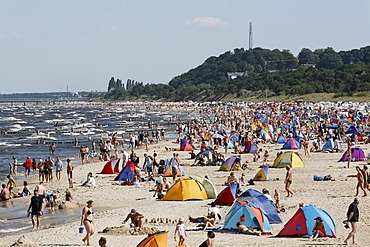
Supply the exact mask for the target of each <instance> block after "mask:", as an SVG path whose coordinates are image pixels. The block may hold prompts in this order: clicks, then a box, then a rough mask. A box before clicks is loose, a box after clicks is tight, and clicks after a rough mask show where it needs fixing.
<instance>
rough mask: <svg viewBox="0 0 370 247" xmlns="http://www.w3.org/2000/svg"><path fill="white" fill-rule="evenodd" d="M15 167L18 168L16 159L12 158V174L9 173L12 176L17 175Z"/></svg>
mask: <svg viewBox="0 0 370 247" xmlns="http://www.w3.org/2000/svg"><path fill="white" fill-rule="evenodd" d="M17 166H18V159H17V157H15V156H13V168H12V172H11V173H12V174H13V175H18V173H17Z"/></svg>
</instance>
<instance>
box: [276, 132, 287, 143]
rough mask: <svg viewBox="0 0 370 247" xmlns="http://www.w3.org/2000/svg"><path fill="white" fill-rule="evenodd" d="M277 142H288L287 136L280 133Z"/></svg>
mask: <svg viewBox="0 0 370 247" xmlns="http://www.w3.org/2000/svg"><path fill="white" fill-rule="evenodd" d="M276 143H278V144H284V143H286V138H285V136H284V135H283V134H279V135H278V138H277V140H276Z"/></svg>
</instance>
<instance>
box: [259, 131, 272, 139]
mask: <svg viewBox="0 0 370 247" xmlns="http://www.w3.org/2000/svg"><path fill="white" fill-rule="evenodd" d="M258 138H260V139H264V140H266V141H271V138H273V135H272V133H271V132H270V131H268V130H264V129H262V130H261V131H260V134H259V136H258Z"/></svg>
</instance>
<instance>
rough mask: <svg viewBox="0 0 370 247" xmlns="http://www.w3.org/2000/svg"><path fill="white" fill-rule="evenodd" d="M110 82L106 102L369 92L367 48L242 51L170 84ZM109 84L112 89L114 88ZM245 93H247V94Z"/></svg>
mask: <svg viewBox="0 0 370 247" xmlns="http://www.w3.org/2000/svg"><path fill="white" fill-rule="evenodd" d="M116 84H118V85H120V86H117V88H115V86H114V85H115V83H114V78H113V82H112V79H111V81H110V83H109V85H110V86H109V92H108V93H107V95H106V98H108V99H121V100H128V99H131V100H132V99H135V98H137V97H140V98H148V99H155V100H166V101H184V100H194V101H210V100H222V99H224V98H228V99H229V98H230V97H232V98H240V100H248V99H247V98H246V97H247V95H250V92H265V93H266V95H268V96H278V95H304V94H312V93H335V94H336V95H351V94H353V93H358V92H363V91H369V90H370V46H366V47H363V48H360V49H354V50H350V51H340V52H336V51H334V50H333V49H332V48H330V47H329V48H326V49H317V50H315V51H311V50H310V49H307V48H303V49H302V50H301V52H300V53H299V54H298V56H297V57H295V56H294V55H293V54H292V53H291V52H290V51H289V50H282V51H280V50H278V49H274V50H269V49H262V48H254V49H250V50H244V49H243V48H240V49H234V51H227V52H225V53H224V54H221V55H220V56H218V57H216V56H212V57H209V58H208V59H207V60H206V61H205V62H204V63H203V64H201V65H199V66H198V67H196V68H194V69H191V70H189V71H188V72H186V73H184V74H182V75H179V76H176V77H175V78H173V79H172V80H171V81H170V82H169V83H168V84H144V83H142V82H141V83H138V82H136V83H135V82H132V81H131V80H130V83H127V85H126V87H125V85H123V84H122V83H121V82H120V83H116ZM112 85H113V86H112ZM248 92H249V94H248Z"/></svg>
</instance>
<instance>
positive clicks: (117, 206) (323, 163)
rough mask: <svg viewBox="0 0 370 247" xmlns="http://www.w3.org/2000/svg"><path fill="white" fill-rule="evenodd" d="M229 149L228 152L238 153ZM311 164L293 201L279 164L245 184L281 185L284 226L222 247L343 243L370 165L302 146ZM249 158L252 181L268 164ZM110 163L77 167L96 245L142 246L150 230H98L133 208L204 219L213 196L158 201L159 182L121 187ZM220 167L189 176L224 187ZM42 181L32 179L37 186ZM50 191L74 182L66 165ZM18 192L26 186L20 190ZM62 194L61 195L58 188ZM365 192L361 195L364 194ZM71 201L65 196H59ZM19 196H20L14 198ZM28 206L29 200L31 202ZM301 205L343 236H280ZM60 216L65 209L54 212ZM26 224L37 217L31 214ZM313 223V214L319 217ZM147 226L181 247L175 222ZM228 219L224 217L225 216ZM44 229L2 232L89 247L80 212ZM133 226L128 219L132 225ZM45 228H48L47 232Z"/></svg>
mask: <svg viewBox="0 0 370 247" xmlns="http://www.w3.org/2000/svg"><path fill="white" fill-rule="evenodd" d="M165 146H167V147H173V148H177V147H178V146H179V144H177V143H173V142H172V141H165V142H161V143H159V144H153V145H151V146H150V150H149V152H148V153H149V154H152V153H153V152H154V151H156V152H157V153H158V155H159V158H160V159H165V158H170V157H171V156H172V152H165V148H164V147H165ZM360 146H361V147H362V148H363V150H364V151H365V153H368V152H369V150H368V146H365V145H360ZM259 147H261V148H263V149H264V150H265V149H267V150H269V152H270V159H271V161H270V163H272V162H273V160H274V158H275V157H276V153H277V152H279V151H280V149H279V148H280V147H281V145H278V144H264V145H260V146H259ZM231 151H232V150H230V149H229V151H228V154H227V155H226V157H228V156H230V155H231ZM136 153H137V154H138V156H139V157H140V158H142V157H143V154H144V153H145V150H144V149H142V148H141V149H140V148H139V149H137V150H136ZM178 153H179V154H180V158H181V160H182V163H185V164H186V163H189V164H191V163H192V162H193V160H190V155H189V153H188V152H181V151H179V152H178ZM299 153H300V155H301V157H302V158H303V162H304V164H305V167H304V168H293V183H292V190H293V192H294V193H295V194H294V196H293V197H290V198H286V197H285V195H286V193H285V191H284V183H283V181H284V176H285V169H279V168H274V169H270V170H269V179H270V180H269V181H264V182H256V183H255V185H253V186H242V190H243V191H244V190H247V189H249V188H255V189H257V190H262V188H267V189H268V190H269V191H270V192H271V193H272V192H273V191H274V189H278V190H279V192H280V196H281V205H283V206H284V207H285V209H286V212H284V213H281V217H282V219H283V223H282V224H273V225H272V233H273V235H271V236H261V237H256V236H248V235H241V234H238V235H236V234H234V233H227V232H222V233H221V232H220V233H219V232H216V238H215V245H216V246H317V245H334V246H335V245H342V244H343V241H344V239H345V237H346V236H347V235H348V233H349V230H347V229H345V228H344V227H343V224H342V221H343V220H345V217H346V212H347V208H348V205H349V204H350V203H351V202H352V201H353V198H354V195H355V186H356V184H357V180H356V178H348V177H347V176H348V175H352V174H356V171H355V166H356V165H363V164H365V162H353V163H352V164H351V168H349V169H348V168H344V167H345V165H346V163H344V162H340V163H338V162H337V161H338V160H339V159H340V157H341V155H342V152H340V153H311V154H310V156H303V150H299ZM245 160H248V161H249V162H250V163H251V168H252V169H250V170H245V171H244V172H245V173H246V175H247V178H248V179H249V178H253V177H254V175H255V174H256V172H257V170H258V167H259V166H260V165H261V163H255V162H252V154H243V155H242V161H245ZM104 163H105V162H95V163H88V164H85V165H83V166H78V167H76V168H75V170H74V182H75V188H74V189H73V190H72V194H73V197H74V200H75V201H76V202H78V203H79V204H80V205H81V206H80V208H81V209H82V207H83V206H84V205H85V202H86V201H87V200H90V199H93V200H94V211H95V213H94V222H95V227H96V229H95V232H96V234H95V235H93V236H92V240H91V243H92V246H98V240H99V238H100V237H101V236H104V237H106V238H107V242H108V246H114V247H119V246H136V245H137V244H138V243H139V242H140V241H141V240H142V239H144V238H145V237H146V236H145V235H123V234H120V235H118V234H109V233H99V232H101V231H102V230H103V229H105V228H106V227H116V226H121V225H122V222H123V220H124V219H125V217H126V215H127V214H128V213H129V211H130V210H131V208H135V209H136V210H137V211H138V212H140V213H142V214H144V216H145V219H146V220H148V221H151V220H152V219H153V218H155V219H158V218H163V219H164V221H166V219H171V220H176V219H178V218H179V217H184V218H185V219H187V218H188V216H189V215H192V216H202V215H205V214H206V213H207V208H208V207H209V206H208V205H207V204H209V203H211V202H212V200H205V201H183V202H178V201H174V202H171V201H157V200H155V199H154V198H153V193H154V192H153V191H150V190H152V189H154V187H155V182H145V183H141V185H140V186H121V185H115V184H114V182H113V178H114V175H99V174H97V173H98V172H100V171H101V169H102V167H103V165H104ZM218 168H219V167H215V166H209V167H190V166H184V170H185V172H186V175H187V176H191V177H194V178H198V179H200V180H201V179H202V178H203V177H204V176H205V175H208V177H209V178H210V180H211V181H212V182H213V183H214V185H215V186H216V188H217V190H218V192H219V191H221V190H222V189H223V188H224V187H225V186H223V185H222V184H223V183H224V181H225V180H226V178H227V176H228V175H229V172H221V171H218ZM88 172H93V174H94V175H95V179H96V182H97V187H96V188H94V189H90V188H85V187H80V186H78V184H79V182H80V181H81V180H83V179H85V177H86V174H87V173H88ZM236 173H237V176H238V177H240V175H241V173H242V171H237V172H236ZM328 174H330V175H331V176H332V177H333V178H334V179H335V181H321V182H317V181H313V175H318V176H325V175H328ZM34 185H35V183H34V182H33V183H31V185H30V187H31V188H32V187H33V186H34ZM45 187H46V189H47V190H48V191H59V192H63V191H64V190H65V188H66V187H67V175H66V172H65V170H64V171H63V173H62V178H61V181H59V182H53V183H51V184H46V185H45ZM17 189H19V187H18V188H17ZM57 194H58V193H57ZM360 196H362V192H360ZM59 199H64V198H59ZM15 200H20V199H15ZM369 200H370V199H369V196H368V197H360V205H359V209H360V222H359V230H358V240H357V241H358V243H359V244H360V245H361V246H367V245H369V244H370V238H369V237H368V236H367V232H369V230H370V226H369V222H370V209H369V207H368V205H369ZM24 203H25V204H26V202H24ZM299 203H304V205H315V206H317V207H319V208H321V209H324V210H325V211H327V212H328V213H329V214H330V215H331V216H332V217H333V219H334V221H335V223H336V231H337V232H336V234H337V238H334V239H332V238H323V239H319V240H316V241H314V240H310V239H307V238H280V237H275V235H276V234H278V233H279V231H280V230H281V229H282V228H283V227H284V223H286V222H287V221H288V220H289V219H290V218H291V217H292V216H293V215H294V213H295V212H296V211H297V209H298V208H299V206H298V205H299ZM220 210H221V212H222V213H223V216H224V215H225V214H226V213H227V212H228V210H229V207H226V206H225V207H221V208H220ZM55 214H58V210H57V211H56V212H55ZM24 220H25V221H29V224H31V220H30V219H29V218H25V219H24ZM312 220H313V219H312ZM160 221H161V220H159V221H157V223H146V224H144V226H147V227H156V228H158V229H159V230H166V231H169V239H168V246H175V245H176V243H175V242H174V239H173V233H174V230H175V225H174V224H172V222H171V223H167V224H166V223H160ZM221 222H222V220H221ZM41 225H42V227H41V228H44V229H41V230H37V231H34V232H27V233H19V234H13V235H10V236H7V237H3V238H2V239H1V241H0V246H11V245H12V244H13V243H15V242H16V240H17V239H19V238H20V237H21V236H22V235H24V236H25V237H26V238H27V239H28V240H29V241H31V242H34V243H37V244H39V245H40V246H82V245H83V242H82V241H81V239H82V238H83V236H84V234H79V233H78V228H79V226H80V218H79V217H76V219H75V220H72V221H71V222H70V223H65V224H62V225H44V220H43V219H41ZM125 225H126V227H129V224H128V223H126V224H125ZM185 225H186V227H194V226H195V224H193V223H190V222H188V221H186V222H185ZM45 228H46V229H45ZM205 239H206V232H205V231H189V232H188V236H187V238H186V244H187V246H199V245H200V244H201V243H202V242H203V240H205Z"/></svg>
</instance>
